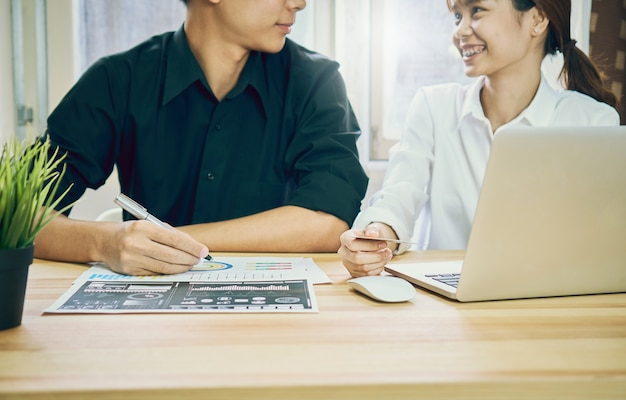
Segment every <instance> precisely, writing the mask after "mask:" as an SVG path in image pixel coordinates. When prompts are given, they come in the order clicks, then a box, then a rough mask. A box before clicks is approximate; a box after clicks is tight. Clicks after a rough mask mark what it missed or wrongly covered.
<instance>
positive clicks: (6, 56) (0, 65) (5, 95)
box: [0, 0, 15, 143]
mask: <svg viewBox="0 0 626 400" xmlns="http://www.w3.org/2000/svg"><path fill="white" fill-rule="evenodd" d="M12 59H13V50H12V48H11V0H0V143H4V142H5V140H6V139H8V138H9V136H12V135H13V134H14V126H15V115H14V114H15V102H14V101H13V64H12Z"/></svg>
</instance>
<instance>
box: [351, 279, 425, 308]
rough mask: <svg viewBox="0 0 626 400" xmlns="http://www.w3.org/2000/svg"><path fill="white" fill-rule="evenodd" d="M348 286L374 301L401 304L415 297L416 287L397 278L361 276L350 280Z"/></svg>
mask: <svg viewBox="0 0 626 400" xmlns="http://www.w3.org/2000/svg"><path fill="white" fill-rule="evenodd" d="M348 286H350V287H351V288H352V289H354V290H356V291H357V292H360V293H363V294H364V295H366V296H368V297H371V298H372V299H374V300H378V301H382V302H385V303H400V302H403V301H409V300H411V299H412V298H413V297H415V287H414V286H413V285H412V284H410V283H409V282H407V281H405V280H404V279H401V278H398V277H395V276H388V275H372V276H361V277H358V278H352V279H349V280H348Z"/></svg>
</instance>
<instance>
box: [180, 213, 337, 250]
mask: <svg viewBox="0 0 626 400" xmlns="http://www.w3.org/2000/svg"><path fill="white" fill-rule="evenodd" d="M179 229H181V230H182V231H184V232H187V233H189V234H190V235H191V236H193V237H194V238H195V239H196V240H198V241H200V242H202V243H204V244H205V245H207V246H208V247H209V249H210V250H211V251H246V252H292V253H332V252H336V251H337V249H338V248H339V236H340V235H341V234H342V233H343V232H344V231H345V230H346V229H348V224H346V222H344V221H342V220H341V219H339V218H337V217H335V216H334V215H331V214H327V213H324V212H320V211H312V210H309V209H306V208H302V207H296V206H284V207H279V208H276V209H273V210H269V211H264V212H262V213H259V214H255V215H250V216H247V217H242V218H237V219H233V220H229V221H221V222H213V223H206V224H197V225H188V226H184V227H180V228H179Z"/></svg>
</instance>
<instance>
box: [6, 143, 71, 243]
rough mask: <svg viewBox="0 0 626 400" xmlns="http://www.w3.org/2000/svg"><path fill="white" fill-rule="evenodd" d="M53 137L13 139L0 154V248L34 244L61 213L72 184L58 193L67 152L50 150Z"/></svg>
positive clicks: (64, 209)
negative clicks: (49, 138)
mask: <svg viewBox="0 0 626 400" xmlns="http://www.w3.org/2000/svg"><path fill="white" fill-rule="evenodd" d="M49 150H50V141H49V140H45V141H42V140H36V141H35V142H34V143H27V142H26V141H19V140H17V139H10V140H9V141H7V142H5V143H4V145H3V147H2V158H0V250H1V249H18V248H23V247H28V246H32V245H34V243H35V237H36V236H37V233H39V231H41V230H42V229H43V228H44V227H45V226H46V225H47V224H48V223H49V222H50V221H52V220H53V219H54V218H55V217H56V216H57V215H59V213H62V212H64V211H66V210H67V209H69V208H70V207H71V205H68V206H67V207H65V208H63V209H62V210H60V211H59V212H58V213H57V212H56V211H55V207H56V206H57V205H58V204H59V202H60V201H61V200H62V199H63V198H64V197H65V195H67V193H68V192H69V188H68V189H67V190H66V191H65V192H63V193H62V194H61V195H59V196H55V194H56V192H57V189H58V187H59V182H60V181H61V178H62V176H63V174H64V173H65V167H64V168H63V169H62V170H61V171H59V170H58V167H59V164H60V163H61V162H62V161H63V159H64V158H65V155H59V154H58V149H57V150H55V151H54V152H53V153H52V155H51V154H50V153H49Z"/></svg>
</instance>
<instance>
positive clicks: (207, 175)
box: [206, 172, 215, 181]
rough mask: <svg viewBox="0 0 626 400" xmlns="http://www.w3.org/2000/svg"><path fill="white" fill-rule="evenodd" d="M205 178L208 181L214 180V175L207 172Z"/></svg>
mask: <svg viewBox="0 0 626 400" xmlns="http://www.w3.org/2000/svg"><path fill="white" fill-rule="evenodd" d="M206 177H207V179H208V180H210V181H212V180H213V179H215V175H213V174H212V173H211V172H209V173H208V174H206Z"/></svg>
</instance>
